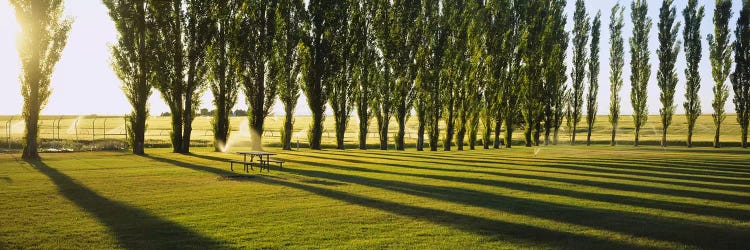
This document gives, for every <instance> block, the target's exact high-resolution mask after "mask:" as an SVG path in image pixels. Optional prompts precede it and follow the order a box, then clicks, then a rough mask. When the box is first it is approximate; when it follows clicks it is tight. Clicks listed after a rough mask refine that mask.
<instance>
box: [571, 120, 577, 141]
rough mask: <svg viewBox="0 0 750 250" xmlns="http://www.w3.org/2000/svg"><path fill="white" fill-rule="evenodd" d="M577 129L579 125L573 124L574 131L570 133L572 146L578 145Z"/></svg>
mask: <svg viewBox="0 0 750 250" xmlns="http://www.w3.org/2000/svg"><path fill="white" fill-rule="evenodd" d="M576 129H578V125H577V124H575V123H573V131H570V133H571V135H570V145H576Z"/></svg>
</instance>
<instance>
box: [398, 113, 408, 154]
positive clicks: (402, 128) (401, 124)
mask: <svg viewBox="0 0 750 250" xmlns="http://www.w3.org/2000/svg"><path fill="white" fill-rule="evenodd" d="M398 113H399V114H398V115H397V117H396V121H398V134H396V150H404V135H405V134H406V112H398Z"/></svg>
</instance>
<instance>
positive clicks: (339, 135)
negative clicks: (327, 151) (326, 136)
mask: <svg viewBox="0 0 750 250" xmlns="http://www.w3.org/2000/svg"><path fill="white" fill-rule="evenodd" d="M341 113H343V114H344V115H337V116H336V149H339V150H344V149H345V148H346V147H345V145H344V136H345V135H346V125H347V123H348V120H347V119H348V118H349V115H348V114H346V112H341Z"/></svg>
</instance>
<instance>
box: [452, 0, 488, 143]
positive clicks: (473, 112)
mask: <svg viewBox="0 0 750 250" xmlns="http://www.w3.org/2000/svg"><path fill="white" fill-rule="evenodd" d="M468 7H469V8H467V11H469V13H473V15H466V16H467V17H471V18H469V20H468V21H467V22H468V27H467V38H468V46H467V53H468V54H469V56H470V57H469V63H470V64H469V71H468V76H467V81H466V82H465V88H466V97H465V98H464V106H463V110H464V111H463V112H464V113H465V116H466V118H467V123H466V131H467V132H468V137H469V149H470V150H474V149H475V148H476V142H477V136H478V134H479V122H480V118H481V116H482V113H483V112H485V111H486V110H487V108H488V106H485V102H484V101H483V98H484V94H485V93H486V90H487V86H488V84H489V82H490V81H489V80H488V78H489V67H490V64H489V57H488V52H487V43H486V42H487V19H488V13H487V12H488V9H487V6H485V5H484V3H483V2H481V1H470V2H469V6H468ZM459 141H461V140H459ZM462 146H463V143H459V145H458V149H459V150H461V149H463V147H462Z"/></svg>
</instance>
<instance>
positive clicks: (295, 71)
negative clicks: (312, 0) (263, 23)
mask: <svg viewBox="0 0 750 250" xmlns="http://www.w3.org/2000/svg"><path fill="white" fill-rule="evenodd" d="M304 8H305V6H304V3H303V2H302V1H301V0H281V1H278V3H277V5H276V10H275V18H274V20H275V22H276V23H275V26H276V27H275V29H274V39H273V46H272V47H273V54H272V59H271V62H270V65H269V68H270V73H271V74H272V75H271V76H270V79H269V80H270V81H273V82H274V83H272V85H276V86H278V94H279V100H280V101H281V103H282V104H283V105H284V126H283V128H282V129H281V147H282V149H284V150H291V149H292V134H293V130H294V109H295V108H296V107H297V101H298V99H299V96H300V82H299V81H298V78H299V75H300V68H301V59H300V57H299V55H300V50H302V47H303V46H304V45H302V44H301V43H300V37H301V36H302V35H303V34H302V32H303V28H304V27H302V24H304V21H305V9H304Z"/></svg>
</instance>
